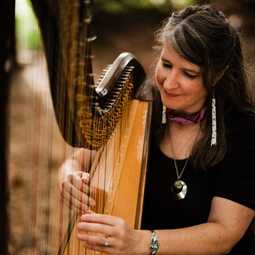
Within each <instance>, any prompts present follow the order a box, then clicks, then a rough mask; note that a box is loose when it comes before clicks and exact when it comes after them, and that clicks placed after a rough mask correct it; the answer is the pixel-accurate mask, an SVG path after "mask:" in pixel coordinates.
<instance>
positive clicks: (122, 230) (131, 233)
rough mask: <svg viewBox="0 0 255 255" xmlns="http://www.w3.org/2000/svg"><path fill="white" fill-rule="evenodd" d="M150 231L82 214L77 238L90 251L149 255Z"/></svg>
mask: <svg viewBox="0 0 255 255" xmlns="http://www.w3.org/2000/svg"><path fill="white" fill-rule="evenodd" d="M150 236H151V234H150V231H146V230H134V229H131V228H130V227H129V226H128V225H127V224H126V223H125V221H124V220H123V219H121V218H119V217H115V216H110V215H105V214H94V213H90V214H84V215H82V216H81V218H80V222H79V223H78V225H77V237H78V239H79V240H80V241H82V242H84V245H85V246H86V247H87V248H89V249H92V250H96V251H100V252H104V253H107V254H116V255H117V254H118V255H122V254H123V255H128V254H130V255H131V254H132V255H135V254H150V249H149V247H150Z"/></svg>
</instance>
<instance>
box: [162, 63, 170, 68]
mask: <svg viewBox="0 0 255 255" xmlns="http://www.w3.org/2000/svg"><path fill="white" fill-rule="evenodd" d="M162 66H163V67H165V68H171V67H172V65H171V64H170V63H166V62H162Z"/></svg>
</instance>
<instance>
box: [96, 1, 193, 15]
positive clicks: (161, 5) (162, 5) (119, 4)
mask: <svg viewBox="0 0 255 255" xmlns="http://www.w3.org/2000/svg"><path fill="white" fill-rule="evenodd" d="M94 2H95V5H96V7H97V8H99V9H102V10H104V11H106V12H112V13H114V12H127V11H130V10H135V9H136V10H148V9H157V10H159V11H162V12H164V11H166V10H167V8H169V7H172V8H173V9H178V8H182V7H184V6H187V5H190V4H194V3H195V2H196V1H195V0H108V1H105V0H95V1H94ZM166 7H167V8H166Z"/></svg>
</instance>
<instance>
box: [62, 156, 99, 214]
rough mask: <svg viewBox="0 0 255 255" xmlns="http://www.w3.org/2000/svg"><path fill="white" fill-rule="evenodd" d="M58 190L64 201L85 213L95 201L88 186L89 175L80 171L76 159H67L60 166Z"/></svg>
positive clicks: (71, 207)
mask: <svg viewBox="0 0 255 255" xmlns="http://www.w3.org/2000/svg"><path fill="white" fill-rule="evenodd" d="M59 181H60V192H61V198H62V199H63V201H64V203H65V204H66V205H67V206H68V207H69V208H70V209H74V210H76V211H78V212H79V213H85V212H88V211H90V210H93V208H94V206H95V201H94V199H93V198H92V197H93V189H92V188H91V187H90V185H89V182H90V177H89V174H88V173H86V172H83V171H81V165H80V164H79V162H78V161H77V160H74V159H68V160H66V161H65V162H64V164H63V165H62V166H61V169H60V174H59Z"/></svg>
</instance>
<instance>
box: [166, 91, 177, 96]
mask: <svg viewBox="0 0 255 255" xmlns="http://www.w3.org/2000/svg"><path fill="white" fill-rule="evenodd" d="M164 92H165V94H166V96H167V97H178V96H180V95H179V94H174V93H169V92H166V91H164Z"/></svg>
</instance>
